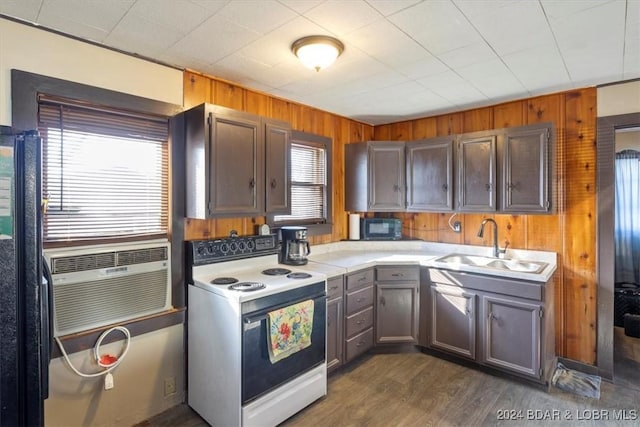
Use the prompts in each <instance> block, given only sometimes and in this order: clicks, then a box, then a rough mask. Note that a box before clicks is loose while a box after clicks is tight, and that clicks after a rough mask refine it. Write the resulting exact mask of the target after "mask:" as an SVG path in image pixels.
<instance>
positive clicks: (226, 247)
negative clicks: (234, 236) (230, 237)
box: [220, 243, 229, 254]
mask: <svg viewBox="0 0 640 427" xmlns="http://www.w3.org/2000/svg"><path fill="white" fill-rule="evenodd" d="M220 252H222V253H223V254H226V253H227V252H229V245H228V244H227V243H223V244H221V245H220Z"/></svg>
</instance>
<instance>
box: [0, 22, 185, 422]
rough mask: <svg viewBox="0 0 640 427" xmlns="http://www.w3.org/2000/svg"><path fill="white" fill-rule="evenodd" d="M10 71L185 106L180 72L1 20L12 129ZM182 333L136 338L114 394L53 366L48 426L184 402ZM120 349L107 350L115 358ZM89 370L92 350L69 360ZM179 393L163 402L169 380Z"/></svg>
mask: <svg viewBox="0 0 640 427" xmlns="http://www.w3.org/2000/svg"><path fill="white" fill-rule="evenodd" d="M11 69H19V70H23V71H28V72H32V73H37V74H42V75H45V76H49V77H56V78H60V79H64V80H70V81H73V82H77V83H84V84H88V85H92V86H97V87H101V88H105V89H110V90H115V91H118V92H124V93H128V94H132V95H137V96H142V97H146V98H151V99H155V100H159V101H164V102H169V103H172V104H178V105H182V100H183V99H182V71H180V70H176V69H173V68H170V67H165V66H161V65H158V64H155V63H152V62H148V61H144V60H141V59H137V58H134V57H131V56H128V55H123V54H120V53H117V52H114V51H111V50H107V49H103V48H100V47H97V46H94V45H91V44H88V43H83V42H80V41H76V40H72V39H69V38H66V37H62V36H59V35H56V34H53V33H50V32H47V31H43V30H39V29H37V28H33V27H30V26H26V25H22V24H18V23H15V22H12V21H8V20H5V19H2V18H0V125H11ZM183 340H184V328H183V325H176V326H173V327H170V328H165V329H162V330H158V331H155V332H152V333H149V334H145V335H142V336H138V337H135V338H133V339H132V346H131V349H130V351H129V354H128V355H127V358H126V360H125V361H124V362H123V363H122V365H120V366H118V367H117V368H116V369H115V371H114V372H115V373H114V380H115V388H114V389H112V390H109V391H105V390H104V389H103V380H102V379H82V378H80V377H78V376H76V375H75V374H74V373H72V372H71V371H70V369H69V368H68V367H67V366H66V364H65V363H64V362H63V360H62V359H55V360H53V361H52V362H51V365H50V368H49V372H50V388H49V399H47V400H46V401H45V422H46V425H47V426H64V427H71V426H81V425H84V426H86V425H91V426H115V425H118V426H122V425H125V426H129V425H132V424H134V423H137V422H140V421H142V420H145V419H147V418H150V417H151V416H153V415H156V414H158V413H160V412H162V411H163V410H165V409H168V408H170V407H171V406H174V405H176V404H177V403H180V402H182V401H183V400H184V386H185V375H184V373H185V372H184V370H185V358H184V342H183ZM119 348H120V344H118V343H114V344H111V345H109V346H105V347H104V349H105V351H107V350H111V352H113V353H117V352H118V349H119ZM71 357H72V360H73V361H74V362H76V363H77V364H78V365H79V366H80V367H83V368H84V369H86V370H87V371H92V370H95V369H96V365H95V363H93V362H92V357H91V352H90V351H83V352H80V353H75V354H73V355H71ZM169 377H173V378H175V380H176V387H177V390H178V391H177V393H176V394H174V395H171V396H168V397H166V398H165V396H164V380H165V378H169Z"/></svg>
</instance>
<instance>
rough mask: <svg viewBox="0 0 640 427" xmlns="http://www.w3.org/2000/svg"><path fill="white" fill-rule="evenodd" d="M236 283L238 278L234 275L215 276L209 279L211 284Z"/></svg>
mask: <svg viewBox="0 0 640 427" xmlns="http://www.w3.org/2000/svg"><path fill="white" fill-rule="evenodd" d="M234 283H238V279H236V278H235V277H216V278H215V279H213V280H212V281H211V284H212V285H232V284H234Z"/></svg>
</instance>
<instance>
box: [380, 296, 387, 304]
mask: <svg viewBox="0 0 640 427" xmlns="http://www.w3.org/2000/svg"><path fill="white" fill-rule="evenodd" d="M386 303H387V301H386V300H385V299H384V297H380V305H385V304H386Z"/></svg>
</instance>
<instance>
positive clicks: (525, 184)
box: [345, 123, 554, 213]
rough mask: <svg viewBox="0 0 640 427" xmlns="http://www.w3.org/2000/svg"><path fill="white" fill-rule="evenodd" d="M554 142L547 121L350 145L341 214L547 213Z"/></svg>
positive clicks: (550, 197) (550, 205) (347, 151)
mask: <svg viewBox="0 0 640 427" xmlns="http://www.w3.org/2000/svg"><path fill="white" fill-rule="evenodd" d="M553 141H554V131H553V125H552V123H541V124H535V125H528V126H521V127H516V128H506V129H495V130H488V131H480V132H473V133H465V134H461V135H451V136H447V137H438V138H430V139H424V140H417V141H408V142H403V141H369V142H363V143H355V144H348V145H346V146H345V210H347V211H352V212H367V211H369V212H403V211H410V212H447V211H457V212H509V213H549V212H551V210H552V199H553V192H552V189H553V182H552V165H553V161H552V159H551V155H550V153H552V152H553V143H554V142H553ZM402 153H405V154H404V155H405V158H404V160H402V157H401V156H402ZM405 182H406V184H405Z"/></svg>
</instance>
